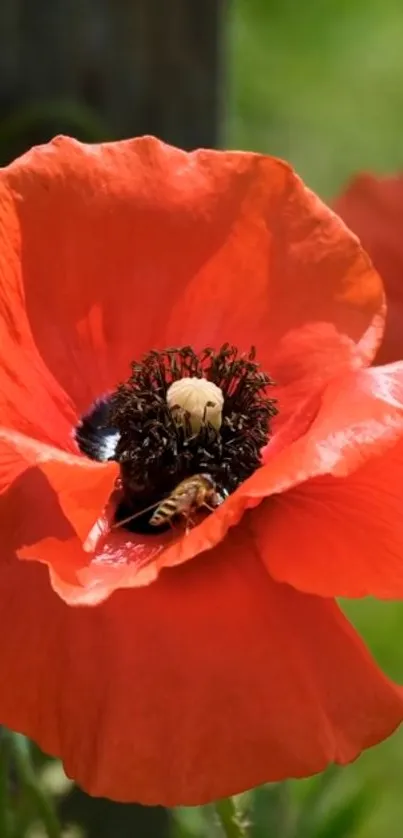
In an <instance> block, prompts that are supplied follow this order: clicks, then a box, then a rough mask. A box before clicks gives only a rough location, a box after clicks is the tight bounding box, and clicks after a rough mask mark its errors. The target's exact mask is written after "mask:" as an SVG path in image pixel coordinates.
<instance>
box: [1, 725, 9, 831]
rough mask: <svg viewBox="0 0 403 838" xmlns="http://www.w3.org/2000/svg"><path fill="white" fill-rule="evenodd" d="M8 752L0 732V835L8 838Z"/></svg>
mask: <svg viewBox="0 0 403 838" xmlns="http://www.w3.org/2000/svg"><path fill="white" fill-rule="evenodd" d="M8 802H9V801H8V752H7V742H6V737H5V733H4V731H3V730H0V835H1V836H2V838H3V836H4V838H9V836H10V817H9V810H8Z"/></svg>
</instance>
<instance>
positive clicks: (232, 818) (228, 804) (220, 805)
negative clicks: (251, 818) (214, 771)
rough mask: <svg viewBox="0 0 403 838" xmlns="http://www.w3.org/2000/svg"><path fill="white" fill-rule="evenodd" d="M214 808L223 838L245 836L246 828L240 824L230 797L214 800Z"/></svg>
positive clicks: (245, 837)
mask: <svg viewBox="0 0 403 838" xmlns="http://www.w3.org/2000/svg"><path fill="white" fill-rule="evenodd" d="M214 808H215V811H216V814H217V817H218V820H219V822H220V824H221V827H222V831H223V833H224V835H225V838H247V832H246V829H245V827H244V826H243V825H242V822H241V819H240V816H239V813H238V811H237V808H236V806H235V803H234V800H233V798H232V797H228V798H226V799H225V800H218V801H216V803H214Z"/></svg>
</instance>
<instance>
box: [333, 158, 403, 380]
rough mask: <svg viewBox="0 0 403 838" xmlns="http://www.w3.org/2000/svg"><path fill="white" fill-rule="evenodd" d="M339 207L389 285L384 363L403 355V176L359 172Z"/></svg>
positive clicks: (380, 355)
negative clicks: (375, 175) (379, 175)
mask: <svg viewBox="0 0 403 838" xmlns="http://www.w3.org/2000/svg"><path fill="white" fill-rule="evenodd" d="M335 209H336V212H338V213H339V214H340V215H341V217H342V218H343V219H344V221H345V222H346V224H348V226H349V227H350V228H351V229H352V230H353V231H354V232H355V233H356V234H357V235H358V236H359V237H360V239H361V242H362V244H363V246H364V247H365V249H366V250H367V251H368V253H369V255H370V257H371V259H372V260H373V262H374V265H375V267H376V269H377V270H378V271H379V273H380V274H381V276H382V279H383V281H384V284H385V290H386V297H387V301H388V310H387V317H386V328H385V336H384V340H383V342H382V345H381V348H380V350H379V353H378V355H377V362H378V363H380V364H385V363H389V362H390V361H396V360H398V359H401V358H403V340H402V326H401V324H402V322H403V290H402V277H403V244H402V229H403V176H402V175H400V176H398V177H389V178H376V177H373V176H372V175H369V174H362V175H358V177H356V178H354V180H352V182H351V184H350V185H349V186H348V188H347V189H346V190H345V192H343V193H342V194H341V195H340V196H339V197H338V198H337V200H336V202H335Z"/></svg>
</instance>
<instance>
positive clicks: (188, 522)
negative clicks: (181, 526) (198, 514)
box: [185, 516, 196, 535]
mask: <svg viewBox="0 0 403 838" xmlns="http://www.w3.org/2000/svg"><path fill="white" fill-rule="evenodd" d="M195 526H196V523H195V521H193V518H189V516H188V517H187V518H186V527H185V535H188V534H189V533H190V530H191V529H193V527H195Z"/></svg>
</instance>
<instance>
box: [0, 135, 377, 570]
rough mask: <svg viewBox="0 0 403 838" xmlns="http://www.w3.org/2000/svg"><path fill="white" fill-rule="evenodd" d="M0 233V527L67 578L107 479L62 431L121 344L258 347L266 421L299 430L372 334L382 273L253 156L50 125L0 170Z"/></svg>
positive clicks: (110, 375) (116, 369) (303, 195)
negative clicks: (10, 498) (275, 407)
mask: <svg viewBox="0 0 403 838" xmlns="http://www.w3.org/2000/svg"><path fill="white" fill-rule="evenodd" d="M0 245H1V246H0V345H1V347H2V350H1V351H2V361H3V363H2V368H1V370H0V426H2V427H3V430H2V432H1V439H0V487H3V488H4V487H7V486H8V485H9V484H10V482H11V480H12V479H13V480H15V479H17V480H18V486H17V488H16V490H15V492H14V501H15V502H14V504H13V510H14V512H15V508H16V505H17V506H18V516H17V517H18V522H19V525H18V532H19V533H20V544H18V538H17V539H16V537H15V526H16V525H15V515H14V514H13V515H11V516H10V515H9V512H10V509H9V504H7V503H6V504H5V505H4V509H3V518H2V521H1V523H2V528H3V529H5V528H8V529H10V521H11V520H13V521H14V524H13V533H12V535H13V538H14V543H15V546H16V547H18V546H20V547H27V551H26V555H28V553H29V556H30V558H34V559H37V560H40V561H47V562H48V563H50V564H51V565H52V564H53V565H54V567H53V570H54V571H55V572H57V574H58V575H60V576H62V577H63V578H64V579H65V580H67V582H69V581H71V580H70V576H71V567H72V564H73V565H74V566H75V567H78V566H80V565H83V564H86V563H88V561H89V559H88V552H87V554H84V551H83V550H81V558H78V555H77V543H78V545H83V544H86V540H87V541H88V536H89V534H90V533H91V531H92V528H93V526H94V524H95V522H96V520H97V518H98V517H99V515H100V514H101V512H102V510H103V508H104V506H105V502H106V499H107V497H108V494H109V493H110V492H111V490H112V487H113V485H114V481H115V478H116V469H115V468H114V467H113V466H110V465H107V466H99V465H97V464H93V463H88V462H86V461H85V459H84V458H83V457H78V456H75V453H76V452H75V449H74V446H73V442H72V440H71V428H72V426H73V425H74V424H75V422H76V420H77V416H78V415H79V414H80V413H81V412H82V411H83V410H84V409H86V408H87V407H88V406H89V404H90V403H91V401H92V400H93V399H94V398H95V397H97V396H99V395H100V394H102V393H104V392H105V391H107V390H108V389H109V388H111V387H114V386H116V384H117V382H118V381H119V380H121V379H122V378H125V377H126V375H127V373H128V369H129V363H130V361H131V360H132V359H133V358H139V356H141V354H142V353H143V352H145V351H148V350H150V349H151V348H153V347H154V348H155V347H157V348H163V347H165V346H168V345H176V346H178V345H183V344H191V345H192V346H193V347H194V348H195V349H196V350H197V349H199V348H202V347H203V346H206V345H213V346H216V347H218V346H220V345H221V344H222V343H224V342H226V341H229V342H230V343H232V344H235V345H237V346H238V347H239V349H240V350H246V349H248V348H249V347H250V345H251V344H254V345H256V347H257V353H258V357H259V360H260V361H261V363H262V366H263V368H266V369H267V370H268V371H269V372H270V373H271V374H272V376H273V377H274V378H275V380H276V382H277V396H278V400H279V407H280V413H279V417H280V418H279V420H278V422H277V424H276V427H275V430H276V432H277V431H280V430H281V428H282V427H283V428H284V426H285V425H288V420H289V419H290V421H292V422H293V433H297V432H298V433H300V432H301V431H302V429H303V428H305V427H306V425H307V423H308V424H309V421H311V418H312V416H313V415H314V413H315V410H316V409H317V398H318V393H319V392H320V390H321V388H323V387H324V385H325V384H326V382H327V381H329V380H331V379H333V378H334V377H336V376H338V375H340V374H341V373H342V372H345V371H346V370H349V369H351V368H357V367H359V366H360V365H362V364H363V363H367V362H369V360H370V359H371V358H372V356H373V354H374V352H375V349H376V346H377V343H378V341H379V338H380V329H381V321H382V317H381V309H382V300H383V297H382V290H381V284H380V280H379V277H378V276H377V274H376V273H375V271H374V270H373V268H372V266H371V264H370V262H369V260H368V257H367V256H366V255H365V253H364V252H363V250H362V249H361V247H360V246H359V244H358V242H357V240H356V238H355V237H354V236H353V235H352V234H351V233H350V232H349V231H348V230H347V228H346V227H345V226H344V224H343V223H342V221H341V220H340V219H339V218H338V217H337V216H335V215H334V214H333V213H332V212H331V211H330V210H329V209H328V208H327V207H325V206H324V205H323V204H322V203H321V202H320V201H319V199H318V198H316V196H314V195H313V194H312V193H311V192H310V191H309V190H307V189H306V188H305V187H304V185H303V184H302V183H301V181H300V180H299V179H298V177H297V176H296V175H295V173H294V172H293V171H292V170H291V169H290V168H289V167H288V166H287V165H286V164H285V163H283V162H281V161H278V160H275V159H272V158H268V157H263V156H260V155H255V154H249V153H240V152H213V151H197V152H193V153H191V154H187V153H185V152H182V151H179V150H178V149H174V148H172V147H170V146H167V145H165V144H163V143H161V142H159V141H157V140H155V139H153V138H150V137H145V138H142V139H137V140H129V141H124V142H120V143H111V144H104V145H99V146H85V145H81V144H80V143H77V142H75V141H73V140H69V139H67V138H58V139H56V140H55V141H54V142H53V143H50V144H49V145H48V146H44V147H41V148H37V149H34V150H32V151H31V152H29V153H28V154H26V155H25V156H23V157H22V158H20V159H19V160H17V161H15V162H14V163H13V164H12V165H10V166H9V167H8V168H6V169H4V170H3V171H2V172H1V174H0ZM315 398H316V401H315ZM308 404H309V410H308ZM296 414H298V417H299V419H298V421H299V424H298V423H297V424H298V428H297V427H296V426H295V416H296ZM287 433H288V431H287V432H286V433H285V436H284V433H283V435H282V437H281V439H280V443H281V440H284V439H285V438H286V437H287ZM281 444H282V443H281ZM39 490H40V492H41V495H42V496H43V503H41V502H40V501H39V499H38V498H39V494H38V492H39ZM16 499H17V500H18V504H17V502H16ZM33 506H34V507H35V508H36V510H37V513H38V514H37V515H36V516H35V522H34V524H33V515H32V508H33ZM50 507H52V509H53V514H52V519H51V520H50V519H49V509H50ZM0 512H1V510H0ZM34 529H35V530H36V531H37V533H40V537H39V536H38V537H37V538H35V537H34V533H33V531H34ZM9 534H10V533H9ZM76 542H77V543H76ZM89 543H90V542H88V543H87V550H88V544H89ZM91 543H92V542H91ZM56 546H57V549H55V547H56ZM80 549H81V548H80ZM119 549H120V548H119ZM160 549H161V547H158V545H155V544H154V545H153V547H152V548H150V547H149V546H147V545H144V544H137V545H136V554H137V555H141V557H142V560H143V559H144V558H147V556H146V555H145V554H147V551H148V554H147V555H148V558H152V557H153V556H155V555H156V554H158V553H159V552H160ZM200 549H203V541H202V540H200V547H199V550H200ZM150 551H151V552H150ZM112 553H113V550H112ZM112 553H111V552H110V551H109V552H108V561H107V562H105V561H104V557H102V563H103V566H105V564H107V565H108V568H109V570H110V568H111V564H113V562H111V561H109V559H110V558H111V556H112ZM121 554H122V550H120V553H119V555H121ZM21 555H22V553H21ZM116 555H117V554H116V549H115V552H114V556H115V559H116ZM123 555H127V550H126V548H125V549H124V553H123ZM116 564H119V566H120V562H116V561H115V565H116ZM116 579H117V576H116ZM149 579H150V577H149V576H148V577H147V581H149ZM126 583H127V578H126Z"/></svg>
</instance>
